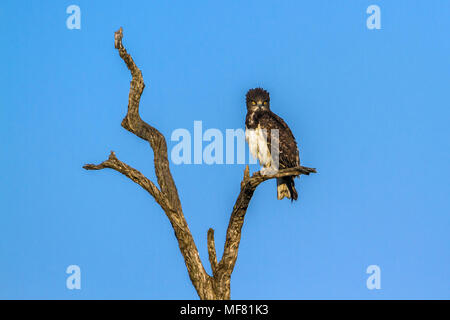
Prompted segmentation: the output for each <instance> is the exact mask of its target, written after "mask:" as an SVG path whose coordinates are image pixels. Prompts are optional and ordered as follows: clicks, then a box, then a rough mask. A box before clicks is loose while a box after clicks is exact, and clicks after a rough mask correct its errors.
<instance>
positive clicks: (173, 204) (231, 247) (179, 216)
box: [83, 28, 316, 299]
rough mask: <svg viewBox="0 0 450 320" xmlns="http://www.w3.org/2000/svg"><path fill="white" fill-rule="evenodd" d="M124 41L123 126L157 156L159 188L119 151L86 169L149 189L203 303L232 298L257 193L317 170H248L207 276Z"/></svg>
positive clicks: (118, 36)
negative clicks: (145, 114)
mask: <svg viewBox="0 0 450 320" xmlns="http://www.w3.org/2000/svg"><path fill="white" fill-rule="evenodd" d="M122 38H123V30H122V28H120V29H119V30H118V31H116V32H115V35H114V46H115V48H116V49H118V51H119V55H120V57H121V58H122V59H123V61H124V62H125V64H126V65H127V67H128V69H129V70H130V72H131V75H132V80H131V83H130V92H129V97H128V112H127V114H126V116H125V118H124V119H123V121H122V127H123V128H125V129H126V130H128V131H130V132H131V133H133V134H135V135H136V136H138V137H140V138H141V139H144V140H146V141H148V142H149V143H150V146H151V148H152V150H153V153H154V167H155V174H156V178H157V182H158V186H159V188H158V186H157V185H155V183H153V182H152V181H150V180H149V179H148V178H146V177H145V176H144V175H143V174H142V173H140V172H139V171H138V170H136V169H134V168H132V167H130V166H129V165H127V164H126V163H124V162H122V161H120V160H119V159H117V157H116V155H115V153H114V152H111V154H110V156H109V158H108V159H107V160H105V161H103V162H102V163H100V164H98V165H95V164H87V165H85V166H84V167H83V168H84V169H86V170H101V169H105V168H110V169H113V170H116V171H118V172H120V173H122V174H123V175H125V176H126V177H128V178H129V179H131V180H132V181H134V182H135V183H137V184H139V185H140V186H141V187H142V188H144V189H145V190H146V191H147V192H148V193H149V194H150V195H151V196H152V197H153V198H154V199H155V201H156V202H157V203H158V204H159V205H160V206H161V208H162V209H163V210H164V212H165V213H166V215H167V217H168V219H169V221H170V223H171V224H172V227H173V229H174V231H175V237H176V238H177V241H178V246H179V247H180V251H181V254H182V255H183V258H184V261H185V264H186V267H187V270H188V274H189V277H190V279H191V281H192V284H193V285H194V287H195V289H196V291H197V293H198V295H199V297H200V298H201V299H230V278H231V273H232V272H233V269H234V265H235V263H236V259H237V255H238V249H239V243H240V239H241V229H242V225H243V223H244V217H245V213H246V211H247V207H248V205H249V203H250V200H251V198H252V196H253V193H254V191H255V189H256V188H257V187H258V185H260V184H261V183H262V182H264V181H266V180H269V179H273V178H280V177H285V176H291V175H300V174H306V175H308V174H310V173H312V172H316V171H315V169H312V168H307V167H296V168H290V169H284V170H280V171H278V172H276V173H274V174H271V175H262V174H260V173H259V172H256V173H254V174H253V175H252V176H251V177H250V174H249V169H248V166H247V167H246V168H245V171H244V178H243V180H242V182H241V190H240V193H239V195H238V198H237V200H236V203H235V205H234V207H233V211H232V213H231V217H230V221H229V224H228V229H227V234H226V241H225V246H224V252H223V255H222V259H221V260H220V262H218V261H217V256H216V248H215V241H214V230H213V229H209V230H208V255H209V261H210V264H211V269H212V272H213V275H212V276H210V275H208V274H207V272H206V271H205V268H204V267H203V264H202V262H201V260H200V256H199V253H198V250H197V247H196V245H195V242H194V239H193V237H192V234H191V232H190V230H189V227H188V224H187V222H186V219H185V217H184V214H183V210H182V207H181V202H180V198H179V196H178V191H177V188H176V185H175V182H174V180H173V177H172V174H171V172H170V168H169V160H168V155H167V144H166V139H165V138H164V136H163V135H162V134H161V133H160V132H159V131H158V130H157V129H155V128H154V127H152V126H151V125H149V124H148V123H146V122H144V121H143V120H142V119H141V117H140V115H139V102H140V99H141V95H142V92H143V91H144V88H145V84H144V79H143V77H142V72H141V70H139V68H138V67H137V66H136V64H135V63H134V61H133V59H132V58H131V56H130V55H129V54H128V53H127V51H126V49H125V47H124V46H123V44H122Z"/></svg>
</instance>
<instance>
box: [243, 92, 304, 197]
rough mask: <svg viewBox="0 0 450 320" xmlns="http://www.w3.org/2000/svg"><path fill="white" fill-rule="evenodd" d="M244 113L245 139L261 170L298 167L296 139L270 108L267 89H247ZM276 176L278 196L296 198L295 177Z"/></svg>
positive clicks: (263, 171)
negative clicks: (245, 114)
mask: <svg viewBox="0 0 450 320" xmlns="http://www.w3.org/2000/svg"><path fill="white" fill-rule="evenodd" d="M246 104H247V116H246V118H245V139H246V140H247V142H248V145H249V149H250V153H251V154H252V156H253V157H254V158H255V159H258V160H259V163H260V164H261V166H262V167H263V168H262V169H261V173H263V174H267V173H275V172H276V171H278V169H286V168H292V167H297V166H299V165H300V157H299V153H298V148H297V142H296V141H295V137H294V135H293V134H292V132H291V130H290V129H289V127H288V126H287V124H286V123H285V122H284V121H283V119H281V118H280V117H279V116H277V115H276V114H275V113H273V112H272V111H271V110H270V96H269V92H267V91H266V90H264V89H262V88H255V89H250V90H249V91H248V92H247V95H246ZM295 177H296V176H287V177H283V178H277V198H278V200H281V199H283V198H284V197H286V198H288V199H291V201H293V200H297V198H298V194H297V190H295V184H294V178H295Z"/></svg>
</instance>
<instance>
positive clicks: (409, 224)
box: [0, 0, 450, 299]
mask: <svg viewBox="0 0 450 320" xmlns="http://www.w3.org/2000/svg"><path fill="white" fill-rule="evenodd" d="M72 4H76V5H78V6H79V7H80V8H81V30H68V29H67V27H66V19H67V17H68V14H66V8H67V7H68V6H69V5H72ZM371 4H376V5H378V6H379V7H380V9H381V30H369V29H367V27H366V19H367V17H368V14H367V13H366V8H367V7H368V6H369V5H371ZM449 16H450V3H449V2H448V1H400V0H399V1H362V0H361V1H356V0H355V1H346V2H345V3H344V2H342V1H264V0H259V1H220V2H219V1H196V2H186V1H134V2H132V3H129V2H127V1H58V2H56V1H39V2H38V1H11V0H8V1H5V0H4V1H2V2H1V4H0V27H1V29H2V30H3V32H2V50H0V59H1V61H2V72H1V76H0V88H1V89H0V91H1V94H0V107H1V108H0V119H1V120H2V125H1V126H0V137H1V141H2V147H1V148H0V152H1V154H0V167H1V168H2V177H1V179H0V298H2V299H34V298H37V299H196V298H197V294H196V292H195V290H194V288H193V287H192V285H191V283H190V281H189V278H188V275H187V271H186V268H185V265H184V262H183V260H182V257H181V254H180V252H179V250H178V246H177V242H176V240H175V237H174V234H173V231H172V230H171V227H170V224H169V222H168V220H167V218H166V217H165V215H164V213H163V212H162V210H161V209H160V208H159V207H158V205H157V204H156V203H155V202H154V201H153V199H152V198H151V197H149V196H148V194H147V193H146V192H145V191H143V190H142V189H141V188H140V187H138V186H137V185H135V184H134V183H132V182H131V181H129V180H127V179H126V178H125V177H123V176H122V175H120V174H118V173H117V172H114V171H112V170H109V171H108V170H103V171H99V172H87V171H84V170H83V169H82V166H83V165H84V164H85V163H93V162H94V163H97V162H101V161H103V160H104V159H106V158H107V156H108V154H109V151H110V150H114V151H115V152H116V154H117V156H118V157H119V158H120V159H121V160H123V161H125V162H127V163H128V164H130V165H132V166H133V167H135V168H137V169H139V170H141V171H142V172H143V173H145V174H146V175H147V176H148V177H149V178H152V179H154V173H153V168H152V163H153V156H152V152H151V150H150V148H149V146H148V144H147V143H146V142H145V141H143V140H140V139H138V138H137V137H135V136H133V135H132V134H130V133H129V132H127V131H125V130H123V129H122V128H121V126H120V122H121V120H122V118H123V116H124V115H125V112H126V105H127V99H128V89H129V81H130V74H129V72H128V70H127V69H126V67H125V65H124V63H123V61H122V60H121V59H120V57H119V56H118V54H117V52H116V51H115V50H114V41H113V33H114V31H115V30H117V29H118V28H119V27H120V26H122V27H123V28H124V44H125V46H126V47H127V49H128V51H129V52H130V53H131V54H132V56H133V58H134V59H135V62H136V63H137V64H138V66H139V67H140V68H141V70H142V72H143V75H144V79H145V82H146V85H147V86H146V90H145V91H144V94H143V96H142V100H141V115H142V118H143V119H145V120H146V121H148V122H149V123H151V124H153V125H154V126H155V127H157V128H158V129H159V130H160V131H161V132H162V133H163V134H164V135H165V136H166V138H167V139H168V147H169V150H171V148H172V147H173V146H174V145H175V144H176V142H171V141H170V135H171V133H172V131H173V130H175V129H177V128H186V129H188V130H190V131H191V132H192V129H193V123H194V121H196V120H201V121H202V123H203V128H204V130H206V129H208V128H217V129H220V130H222V131H223V132H225V129H228V128H243V127H244V119H245V113H246V110H245V104H244V96H245V93H246V91H247V90H248V89H249V88H253V87H256V86H263V87H264V88H266V89H267V90H269V91H270V93H271V104H272V110H273V111H274V112H276V113H277V114H279V115H280V116H281V117H283V118H284V119H285V120H286V122H287V123H288V124H289V126H290V127H291V129H292V131H293V133H294V134H295V136H296V137H297V141H298V143H299V147H300V155H301V159H302V164H304V165H306V166H310V167H316V168H317V169H318V173H317V174H315V175H312V176H309V177H302V178H301V179H300V180H297V190H298V191H299V195H300V196H299V201H298V202H297V203H294V204H291V203H290V202H289V201H277V200H276V187H275V182H274V181H268V182H266V183H264V184H263V185H261V186H260V187H259V188H258V189H257V191H256V192H255V195H254V197H253V199H252V201H251V204H250V206H249V208H248V212H247V216H246V221H245V224H244V227H243V233H242V241H241V246H240V251H239V257H238V260H237V264H236V268H235V270H234V273H233V276H232V282H231V297H232V298H233V299H353V298H356V299H431V298H437V299H443V298H446V299H449V298H450V274H449V272H448V271H449V265H450V235H449V227H450V216H449V211H450V210H449V209H450V205H449V200H448V191H449V188H448V181H449V173H450V170H449V151H448V150H449V147H450V146H449V133H450V130H449V126H448V119H449V116H450V111H449V106H450V103H449V102H450V99H449V95H448V93H449V90H448V86H449V76H450V60H449V51H450V50H449V49H450V40H449V39H450V38H449V31H450V21H449V19H448V17H449ZM171 169H172V173H173V176H174V178H175V181H176V184H177V187H178V190H179V194H180V197H181V201H182V205H183V209H184V213H185V216H186V219H187V221H188V223H189V226H190V229H191V232H192V234H193V236H194V238H195V241H196V244H197V247H198V248H199V252H200V256H201V258H202V260H203V262H204V265H205V267H206V268H207V270H208V271H209V270H210V268H209V265H208V259H207V250H206V232H207V230H208V228H210V227H212V228H214V229H215V231H216V245H217V250H218V254H219V256H221V253H222V248H223V242H224V238H225V231H226V227H227V225H228V219H229V215H230V213H231V209H232V207H233V204H234V201H235V199H236V197H237V194H238V192H239V183H240V181H241V178H242V174H243V169H244V165H242V164H235V165H206V164H203V165H174V164H172V166H171ZM251 170H252V171H256V170H258V166H256V165H252V166H251ZM69 265H78V266H80V268H81V273H82V276H81V279H82V280H81V282H82V288H81V290H68V289H67V288H66V278H67V277H68V275H67V274H66V272H65V271H66V268H67V267H68V266H69ZM369 265H378V266H379V267H380V269H381V289H380V290H368V289H367V287H366V279H367V277H368V276H369V275H368V274H366V268H367V267H368V266H369Z"/></svg>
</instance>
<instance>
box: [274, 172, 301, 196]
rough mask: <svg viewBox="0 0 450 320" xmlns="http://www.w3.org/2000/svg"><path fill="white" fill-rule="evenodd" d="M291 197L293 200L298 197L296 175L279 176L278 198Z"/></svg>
mask: <svg viewBox="0 0 450 320" xmlns="http://www.w3.org/2000/svg"><path fill="white" fill-rule="evenodd" d="M285 197H286V198H288V199H291V202H292V201H294V200H297V199H298V193H297V190H295V183H294V176H290V177H284V178H277V198H278V200H281V199H284V198H285Z"/></svg>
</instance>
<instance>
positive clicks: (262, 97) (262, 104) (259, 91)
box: [245, 88, 270, 111]
mask: <svg viewBox="0 0 450 320" xmlns="http://www.w3.org/2000/svg"><path fill="white" fill-rule="evenodd" d="M245 98H246V103H247V110H248V111H267V110H270V96H269V92H267V91H266V90H264V89H263V88H255V89H250V90H248V92H247V95H246V96H245Z"/></svg>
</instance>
